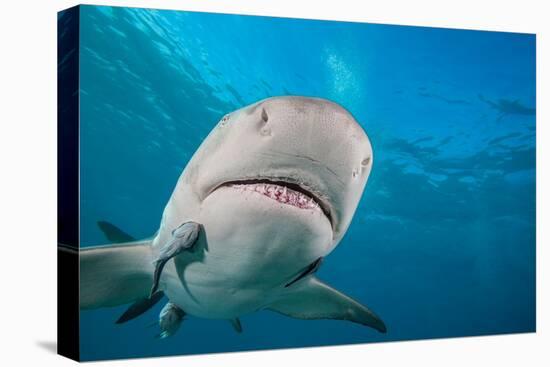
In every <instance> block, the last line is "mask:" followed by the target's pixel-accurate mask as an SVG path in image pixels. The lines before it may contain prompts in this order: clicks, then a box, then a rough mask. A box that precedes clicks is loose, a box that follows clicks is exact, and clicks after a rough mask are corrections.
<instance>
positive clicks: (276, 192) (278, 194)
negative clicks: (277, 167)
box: [231, 183, 319, 209]
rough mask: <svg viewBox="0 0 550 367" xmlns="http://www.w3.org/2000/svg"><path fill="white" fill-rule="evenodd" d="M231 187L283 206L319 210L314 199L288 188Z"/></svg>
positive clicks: (260, 186) (263, 186)
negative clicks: (269, 199) (254, 193)
mask: <svg viewBox="0 0 550 367" xmlns="http://www.w3.org/2000/svg"><path fill="white" fill-rule="evenodd" d="M231 187H234V188H236V189H239V190H241V191H254V192H257V193H259V194H262V195H264V196H267V197H269V198H271V199H273V200H276V201H278V202H279V203H282V204H288V205H292V206H295V207H298V208H300V209H317V208H319V205H318V204H317V202H316V201H315V200H313V198H311V197H309V196H307V195H306V194H303V193H301V192H298V191H295V190H292V189H289V188H288V187H286V186H281V185H275V184H266V183H254V184H232V185H231Z"/></svg>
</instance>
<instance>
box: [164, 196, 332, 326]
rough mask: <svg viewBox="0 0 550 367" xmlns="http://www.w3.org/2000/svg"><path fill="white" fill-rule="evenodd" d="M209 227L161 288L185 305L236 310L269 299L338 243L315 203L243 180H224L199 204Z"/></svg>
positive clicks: (226, 314) (215, 311) (222, 313)
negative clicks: (288, 199)
mask: <svg viewBox="0 0 550 367" xmlns="http://www.w3.org/2000/svg"><path fill="white" fill-rule="evenodd" d="M198 221H199V222H200V223H202V226H203V228H204V235H203V236H201V237H200V238H199V240H198V241H197V244H196V246H195V248H194V250H193V251H191V252H189V253H183V254H181V255H179V256H178V257H177V258H175V259H174V262H172V263H171V264H170V266H167V268H166V270H165V274H164V275H163V281H162V283H163V285H162V287H163V289H164V291H165V293H166V294H167V296H168V297H169V299H170V301H171V302H174V303H176V304H177V305H178V306H179V307H181V308H182V309H183V310H185V312H187V313H189V314H192V315H195V316H199V317H205V318H234V317H237V316H239V315H242V314H246V313H251V312H254V311H256V310H258V309H261V308H263V307H265V306H266V305H268V304H270V303H271V302H273V300H274V299H276V298H277V295H278V293H279V292H281V291H282V290H283V289H284V285H285V284H287V283H288V282H289V281H291V280H292V279H293V278H295V277H296V276H297V275H298V274H299V273H300V272H301V271H303V269H302V268H303V266H304V264H309V263H311V262H313V261H315V259H318V258H319V257H323V256H325V255H327V254H328V252H330V251H331V250H332V248H333V241H332V231H331V228H330V223H329V221H328V220H327V219H326V217H324V214H323V213H322V212H321V211H320V210H318V209H316V208H308V207H305V208H301V207H297V206H292V205H287V204H285V203H280V202H278V201H276V200H273V199H272V198H270V197H267V196H266V195H261V194H259V193H258V192H255V191H253V190H246V189H244V190H243V189H242V188H222V189H220V190H217V191H216V192H214V193H212V194H211V195H210V196H209V197H208V198H207V199H206V200H205V201H204V202H203V203H202V205H201V208H200V213H199V218H198Z"/></svg>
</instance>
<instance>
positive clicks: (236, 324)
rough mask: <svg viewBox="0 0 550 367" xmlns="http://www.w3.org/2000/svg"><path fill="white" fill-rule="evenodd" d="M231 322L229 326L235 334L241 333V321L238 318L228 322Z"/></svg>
mask: <svg viewBox="0 0 550 367" xmlns="http://www.w3.org/2000/svg"><path fill="white" fill-rule="evenodd" d="M229 321H230V322H231V326H233V329H235V331H236V332H238V333H239V334H240V333H242V332H243V326H242V325H241V320H239V318H238V317H236V318H234V319H231V320H229Z"/></svg>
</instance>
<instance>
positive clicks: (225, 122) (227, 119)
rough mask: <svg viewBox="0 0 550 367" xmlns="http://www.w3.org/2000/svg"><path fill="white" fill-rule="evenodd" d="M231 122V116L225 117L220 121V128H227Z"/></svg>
mask: <svg viewBox="0 0 550 367" xmlns="http://www.w3.org/2000/svg"><path fill="white" fill-rule="evenodd" d="M228 121H229V115H225V116H224V117H222V119H221V121H220V126H225V125H227V122H228Z"/></svg>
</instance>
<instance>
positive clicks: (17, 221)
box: [0, 0, 550, 367]
mask: <svg viewBox="0 0 550 367" xmlns="http://www.w3.org/2000/svg"><path fill="white" fill-rule="evenodd" d="M75 4H76V2H74V1H52V0H44V1H35V2H32V1H16V0H9V3H8V2H3V3H2V9H1V10H2V11H1V12H0V16H1V18H2V19H1V21H0V41H1V43H0V47H1V48H0V50H1V54H0V63H1V67H0V76H1V78H0V87H1V91H2V95H1V102H0V114H1V115H0V116H1V118H0V215H1V216H0V230H1V231H2V234H1V238H2V240H1V242H0V280H1V282H0V284H1V285H2V286H1V287H0V365H3V366H12V365H28V366H44V365H60V366H64V365H69V364H72V362H70V361H69V360H67V359H65V358H62V357H60V356H57V355H56V354H55V353H54V352H53V350H55V340H56V228H57V224H56V113H57V112H56V80H57V77H56V55H57V54H56V52H57V51H56V43H57V37H56V12H57V11H58V10H61V9H64V8H67V7H69V6H72V5H75ZM97 4H105V5H121V6H138V7H149V8H164V9H181V10H196V11H212V12H225V13H240V14H256V15H273V16H287V17H299V18H312V19H334V20H349V21H361V22H373V23H389V24H408V25H421V26H437V27H451V28H467V29H485V30H500V31H513V32H526V33H537V163H538V164H537V166H538V167H537V238H538V241H537V242H538V246H537V275H538V277H537V333H536V334H523V335H509V336H494V337H475V338H459V339H442V340H435V341H415V342H394V343H381V344H365V345H355V346H343V347H324V348H305V349H293V350H284V351H267V352H245V353H230V354H216V355H203V356H189V357H167V358H152V359H151V358H150V359H141V360H131V361H116V362H104V363H102V365H116V366H123V365H127V364H130V363H131V364H132V365H135V366H158V365H159V364H162V365H166V366H182V365H185V366H186V367H188V366H199V365H200V366H215V365H220V364H224V365H227V364H229V365H238V366H258V365H260V366H281V365H287V364H289V365H291V366H295V365H296V366H300V365H302V366H309V365H312V364H315V365H321V366H325V365H327V366H329V365H330V366H335V365H336V366H342V365H343V364H345V365H346V367H347V366H364V365H371V366H377V365H388V364H389V365H396V364H399V365H407V366H409V365H421V366H423V367H424V366H464V365H476V366H477V365H491V366H493V365H504V366H523V365H529V366H532V365H548V363H549V362H550V353H549V352H548V349H550V340H549V321H548V320H549V317H548V312H549V311H550V307H549V303H548V291H549V290H550V287H549V286H548V278H549V271H548V267H549V266H550V264H549V263H548V250H547V248H545V247H547V246H548V243H550V241H549V236H548V197H549V195H548V190H549V189H550V186H549V182H548V173H547V169H548V167H550V165H549V164H548V148H547V145H545V144H548V143H549V136H548V130H549V129H548V126H547V125H546V123H547V122H548V109H547V105H548V87H547V85H548V70H549V68H550V60H549V54H548V46H549V44H548V37H549V33H548V26H547V25H546V24H545V23H549V21H548V15H547V14H548V10H546V9H545V7H544V5H543V4H544V1H530V0H521V1H514V2H508V1H504V0H501V1H481V0H477V1H469V0H461V1H427V0H413V1H389V0H388V1H383V0H380V1H372V2H368V1H351V0H335V1H321V0H316V1H305V0H278V1H275V0H270V1H258V0H256V1H254V0H246V1H245V0H231V1H230V0H227V1H214V0H203V1H184V0H179V1H175V0H172V1H160V0H156V1H137V0H136V1H99V2H98V3H97ZM545 15H546V17H545ZM545 125H546V126H545ZM545 168H546V169H545ZM544 188H546V190H544ZM545 245H546V246H545ZM451 317H452V315H451ZM266 333H269V330H266ZM184 342H185V340H182V343H184Z"/></svg>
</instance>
